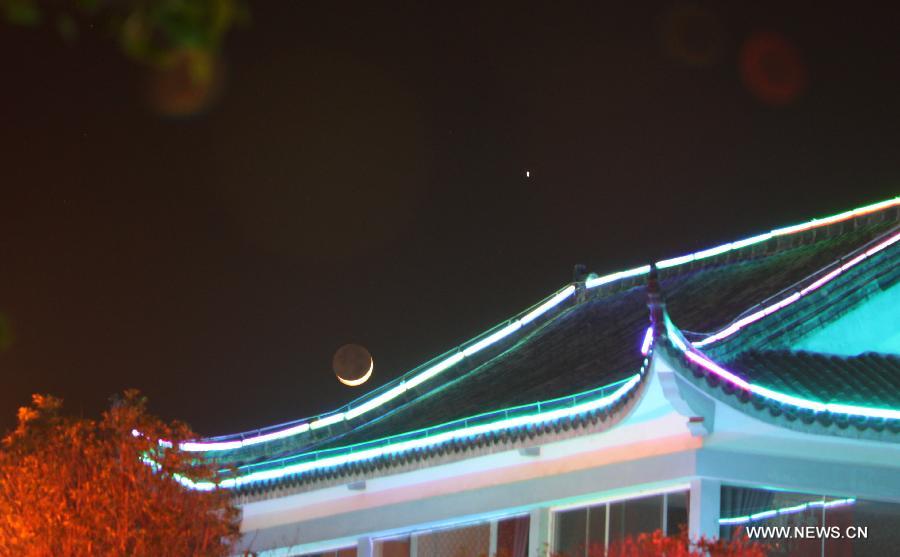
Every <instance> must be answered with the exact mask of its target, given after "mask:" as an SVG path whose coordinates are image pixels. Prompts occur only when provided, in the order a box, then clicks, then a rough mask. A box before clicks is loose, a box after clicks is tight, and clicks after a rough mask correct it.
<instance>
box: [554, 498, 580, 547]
mask: <svg viewBox="0 0 900 557" xmlns="http://www.w3.org/2000/svg"><path fill="white" fill-rule="evenodd" d="M554 522H555V524H556V528H555V530H556V532H555V535H554V536H553V539H554V545H555V547H554V549H555V550H556V551H557V552H559V553H560V554H562V555H564V556H565V557H577V556H581V555H584V549H585V547H586V542H587V535H586V534H587V509H586V508H583V509H572V510H568V511H560V512H558V513H556V516H555V520H554Z"/></svg>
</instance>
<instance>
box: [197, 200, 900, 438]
mask: <svg viewBox="0 0 900 557" xmlns="http://www.w3.org/2000/svg"><path fill="white" fill-rule="evenodd" d="M897 205H900V197H895V198H893V199H889V200H887V201H882V202H879V203H873V204H872V205H867V206H865V207H859V208H857V209H853V210H851V211H845V212H843V213H839V214H837V215H832V216H830V217H826V218H823V219H813V220H811V221H808V222H806V223H803V224H798V225H794V226H789V227H785V228H779V229H776V230H773V231H771V232H767V233H765V234H761V235H758V236H753V237H751V238H747V239H744V240H740V241H737V242H731V243H728V244H723V245H721V246H718V247H714V248H710V249H706V250H703V251H698V252H695V253H692V254H689V255H685V256H681V257H676V258H673V259H666V260H663V261H659V262H658V263H656V266H657V268H660V269H664V268H668V267H675V266H677V265H682V264H685V263H690V262H692V261H697V260H700V259H705V258H708V257H713V256H715V255H719V254H721V253H725V252H728V251H732V250H736V249H740V248H743V247H747V246H750V245H753V244H757V243H760V242H764V241H766V240H769V239H770V238H774V237H777V236H785V235H788V234H795V233H798V232H804V231H806V230H810V229H813V228H816V227H819V226H827V225H830V224H835V223H837V222H841V221H843V220H847V219H850V218H854V217H859V216H863V215H866V214H869V213H873V212H875V211H880V210H883V209H888V208H890V207H894V206H897ZM649 272H650V266H649V265H644V266H641V267H636V268H633V269H628V270H625V271H619V272H616V273H610V274H608V275H604V276H602V277H595V278H592V279H589V280H588V281H586V282H585V288H588V289H590V288H595V287H597V286H601V285H604V284H610V283H613V282H617V281H620V280H623V279H626V278H631V277H636V276H642V275H645V274H647V273H649ZM574 293H575V286H574V285H569V286H567V287H565V288H564V289H562V290H561V291H559V292H557V293H556V294H554V295H553V296H551V297H550V298H549V299H547V300H546V301H544V302H543V303H541V304H539V305H538V306H537V307H535V308H534V309H532V310H530V311H527V312H525V313H524V315H522V316H521V317H519V318H517V319H513V320H511V321H510V322H508V323H507V324H506V325H505V326H504V327H503V328H501V329H499V330H498V331H495V332H492V333H490V334H489V335H487V336H483V337H482V338H480V339H479V340H476V341H475V342H474V343H472V344H471V345H469V346H468V347H466V348H463V349H462V350H461V351H459V350H457V351H456V352H453V353H450V354H449V355H448V354H445V355H444V356H443V357H442V358H441V359H440V361H438V362H437V363H436V364H435V365H432V366H430V367H428V368H427V369H425V370H424V371H422V372H420V373H417V372H416V371H413V372H410V373H408V374H406V375H405V376H404V377H402V378H401V379H400V380H397V381H394V382H392V383H389V384H388V385H385V387H384V388H383V390H378V391H375V392H376V393H378V394H375V393H373V395H374V396H371V397H370V398H367V397H364V398H363V399H362V400H361V401H360V400H357V401H355V402H353V403H351V404H350V405H348V406H346V407H344V409H342V410H340V411H337V412H333V413H330V414H326V415H322V416H318V417H315V418H310V419H303V420H297V421H294V422H290V423H288V424H282V425H279V426H273V427H271V428H266V429H265V430H257V431H253V432H245V433H241V434H233V435H226V436H220V437H214V438H207V439H203V440H200V441H193V442H187V443H182V444H181V449H182V450H185V451H204V452H205V451H227V450H235V449H240V448H243V447H246V446H251V445H256V444H259V443H265V442H268V441H274V440H277V439H284V438H286V437H291V436H294V435H299V434H302V433H305V432H308V431H310V430H316V429H321V428H323V427H327V426H329V425H334V424H337V423H340V422H342V421H346V420H352V419H355V418H357V417H359V416H361V415H363V414H365V413H367V412H369V411H371V410H374V409H376V408H378V407H380V406H382V405H383V404H386V403H388V402H390V401H391V400H394V399H395V398H397V397H398V396H400V395H402V394H403V393H405V392H406V391H408V390H410V389H413V388H415V387H417V386H419V385H421V384H422V383H424V382H425V381H428V380H430V379H432V378H433V377H436V376H437V375H439V374H440V373H441V372H443V371H445V370H446V369H449V368H451V367H453V366H454V365H456V364H457V363H459V362H461V361H462V360H463V359H464V357H467V356H471V355H473V354H474V353H476V352H478V351H480V350H482V349H484V348H486V347H487V346H490V345H491V344H493V343H494V342H497V341H499V340H502V339H503V338H506V337H507V336H509V335H512V334H514V333H516V332H517V331H518V330H519V329H521V328H522V327H523V326H525V325H527V324H529V323H531V322H532V321H533V320H534V319H536V318H537V317H539V316H540V315H542V314H543V313H546V312H547V311H549V310H550V309H552V308H553V307H556V306H557V305H559V304H560V303H562V302H563V301H565V300H566V299H568V298H569V297H570V296H571V295H572V294H574Z"/></svg>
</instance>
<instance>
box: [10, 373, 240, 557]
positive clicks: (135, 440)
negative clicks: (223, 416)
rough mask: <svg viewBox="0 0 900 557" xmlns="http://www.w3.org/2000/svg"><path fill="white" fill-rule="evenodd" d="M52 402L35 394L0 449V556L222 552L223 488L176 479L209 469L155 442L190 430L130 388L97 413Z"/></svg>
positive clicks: (225, 526) (231, 512)
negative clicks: (152, 409)
mask: <svg viewBox="0 0 900 557" xmlns="http://www.w3.org/2000/svg"><path fill="white" fill-rule="evenodd" d="M61 409H62V401H61V400H59V399H57V398H54V397H50V396H41V395H35V396H34V397H33V404H32V405H31V406H30V407H25V408H21V409H19V424H18V427H17V428H16V429H15V431H13V432H12V433H10V434H9V435H8V436H7V437H6V438H5V439H3V442H2V446H0V555H23V556H44V555H54V556H83V555H109V556H123V557H124V556H126V555H127V556H144V555H148V556H149V555H155V556H168V555H172V556H176V555H177V556H182V555H206V556H219V555H226V554H228V549H229V546H230V545H231V544H232V543H233V542H234V540H236V539H237V536H238V524H239V511H238V510H237V509H236V508H235V507H234V506H233V505H232V504H231V500H230V497H229V494H228V493H227V492H226V491H224V490H220V489H215V490H212V491H207V492H201V491H192V490H189V489H187V488H185V487H184V486H183V485H182V484H181V483H179V482H178V481H177V480H176V479H177V478H178V477H179V476H178V475H181V476H184V477H187V478H191V479H193V480H195V481H200V480H207V481H213V482H215V481H216V480H217V472H216V471H215V468H213V467H212V466H211V465H210V464H208V463H206V462H205V461H204V460H202V459H198V458H197V457H196V455H192V454H189V453H183V452H181V451H178V450H174V449H170V448H166V447H164V446H161V445H160V443H159V440H160V439H167V440H174V441H178V440H179V439H186V438H192V437H194V435H193V433H192V432H191V431H190V430H189V429H188V427H187V426H185V425H184V424H181V423H177V422H175V423H165V422H163V421H162V420H160V419H158V418H155V417H153V416H151V415H150V414H148V413H147V411H146V402H145V399H144V398H142V397H141V396H140V395H139V394H138V393H137V391H126V392H125V393H124V395H123V396H121V397H119V398H118V399H116V400H115V401H114V403H113V405H112V407H111V408H110V409H109V410H108V411H107V412H105V413H104V414H103V416H102V417H101V419H99V420H92V419H85V418H74V417H71V416H65V415H63V413H62V412H61ZM135 432H141V433H140V435H136V434H135ZM148 459H152V460H153V461H155V462H157V463H158V466H151V465H148V462H149V460H148Z"/></svg>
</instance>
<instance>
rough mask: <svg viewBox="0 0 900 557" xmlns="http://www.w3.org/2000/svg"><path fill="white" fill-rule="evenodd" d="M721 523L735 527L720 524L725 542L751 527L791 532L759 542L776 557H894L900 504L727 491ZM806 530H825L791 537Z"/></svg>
mask: <svg viewBox="0 0 900 557" xmlns="http://www.w3.org/2000/svg"><path fill="white" fill-rule="evenodd" d="M754 514H755V515H756V516H753V515H754ZM721 520H722V521H725V522H732V523H731V524H722V525H721V528H720V531H721V536H722V537H723V538H725V539H730V538H731V537H732V536H734V535H735V534H736V532H737V531H738V530H739V529H740V528H747V527H750V526H773V527H788V528H790V529H791V530H790V531H791V532H792V535H790V536H779V537H778V538H775V539H760V541H761V542H763V543H766V544H768V545H769V547H770V550H769V555H773V556H782V555H785V556H786V555H791V556H793V555H798V556H800V557H804V556H807V555H808V556H810V557H813V556H815V557H821V556H824V557H843V556H847V557H851V556H852V557H860V556H868V555H872V556H875V555H893V554H895V553H896V548H897V547H900V504H894V503H881V502H875V501H864V500H856V499H848V498H835V497H827V496H822V495H810V494H805V493H790V492H781V491H768V490H764V489H752V488H740V487H730V486H723V487H722V509H721ZM805 527H819V528H822V527H824V529H823V530H821V534H816V533H815V531H813V534H812V535H810V536H809V537H804V536H800V535H796V534H794V533H793V532H795V529H796V528H802V529H804V530H803V531H805ZM860 528H862V529H860Z"/></svg>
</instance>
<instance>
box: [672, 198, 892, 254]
mask: <svg viewBox="0 0 900 557" xmlns="http://www.w3.org/2000/svg"><path fill="white" fill-rule="evenodd" d="M896 205H900V197H895V198H893V199H888V200H887V201H881V202H879V203H873V204H872V205H866V206H865V207H859V208H857V209H853V210H851V211H844V212H843V213H839V214H837V215H832V216H830V217H826V218H824V219H813V220H811V221H808V222H805V223H803V224H795V225H793V226H788V227H785V228H777V229H775V230H772V231H771V232H766V233H765V234H760V235H758V236H753V237H751V238H747V239H745V240H740V241H737V242H731V243H729V244H723V245H721V246H718V247H714V248H710V249H706V250H702V251H698V252H695V253H691V254H688V255H682V256H681V257H673V258H672V259H664V260H662V261H658V262H657V263H656V268H657V269H666V268H668V267H675V266H676V265H683V264H685V263H690V262H691V261H698V260H700V259H705V258H707V257H713V256H715V255H719V254H721V253H725V252H728V251H731V250H735V249H739V248H744V247H747V246H752V245H753V244H758V243H760V242H765V241H766V240H769V239H771V238H776V237H778V236H787V235H789V234H796V233H798V232H804V231H806V230H811V229H813V228H817V227H819V226H828V225H829V224H835V223H838V222H841V221H844V220H847V219H851V218H855V217H861V216H863V215H867V214H869V213H874V212H876V211H881V210H883V209H888V208H890V207H894V206H896Z"/></svg>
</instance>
